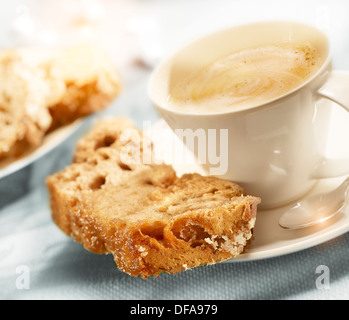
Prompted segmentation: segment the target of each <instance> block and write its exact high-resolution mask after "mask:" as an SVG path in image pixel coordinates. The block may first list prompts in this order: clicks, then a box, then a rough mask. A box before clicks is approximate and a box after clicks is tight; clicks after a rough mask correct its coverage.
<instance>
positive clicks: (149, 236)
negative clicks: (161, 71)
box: [47, 118, 260, 278]
mask: <svg viewBox="0 0 349 320" xmlns="http://www.w3.org/2000/svg"><path fill="white" fill-rule="evenodd" d="M129 128H132V129H133V130H134V131H133V132H134V134H135V135H136V134H138V136H139V137H141V138H140V139H133V138H132V135H131V136H129V140H127V139H120V137H121V135H122V132H123V130H125V129H129ZM142 137H143V136H142V133H141V132H140V131H138V130H137V129H136V128H134V127H133V126H132V125H131V124H130V122H129V121H128V120H127V119H122V118H112V119H107V120H100V121H99V122H98V123H97V124H96V126H95V127H94V128H93V129H92V130H91V131H90V132H89V133H88V134H87V135H86V136H85V137H83V138H82V139H81V140H80V141H79V142H78V145H77V148H76V153H75V158H74V162H73V163H72V164H71V165H70V166H69V167H67V168H66V169H64V170H63V171H61V172H59V173H56V174H54V175H52V176H50V177H48V179H47V185H48V188H49V191H50V195H51V208H52V214H53V219H54V221H55V222H56V224H57V225H58V226H59V227H60V228H61V229H62V230H63V231H64V232H65V233H66V234H67V235H70V236H72V237H73V238H74V239H75V240H76V241H78V242H80V243H82V244H83V246H84V247H85V248H86V249H87V250H90V251H92V252H95V253H112V254H113V256H114V260H115V262H116V265H117V266H118V268H119V269H120V270H122V271H124V272H126V273H128V274H130V275H132V276H141V277H143V278H147V277H148V276H151V275H154V276H158V275H159V274H160V273H161V272H167V273H178V272H180V271H183V270H187V269H190V268H193V267H197V266H201V265H206V264H213V263H217V262H220V261H223V260H226V259H230V258H233V257H236V256H238V255H239V254H240V253H241V252H242V251H243V250H244V248H245V247H246V244H247V242H248V240H249V239H250V238H251V236H252V229H253V227H254V224H255V219H256V211H257V205H258V204H259V203H260V199H259V198H257V197H253V196H246V195H244V191H243V189H242V188H241V187H240V186H238V185H237V184H235V183H233V182H230V181H225V180H221V179H218V178H214V177H203V176H200V175H198V174H186V175H184V176H182V177H180V178H179V177H177V176H176V173H175V171H174V170H173V168H172V167H171V166H168V165H165V164H155V163H150V164H140V163H137V164H129V163H124V162H122V157H121V156H120V154H121V151H122V148H123V147H125V146H126V145H127V144H128V143H130V142H132V143H139V149H140V152H141V153H142V152H144V150H143V149H142V147H141V146H142V145H143V144H142V140H143V138H142Z"/></svg>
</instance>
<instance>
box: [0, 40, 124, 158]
mask: <svg viewBox="0 0 349 320" xmlns="http://www.w3.org/2000/svg"><path fill="white" fill-rule="evenodd" d="M120 88H121V81H120V79H119V76H118V74H117V72H116V70H115V68H114V66H113V64H112V63H111V62H110V61H109V59H108V58H107V57H106V56H105V54H104V53H103V52H102V51H101V50H100V49H98V48H96V47H95V46H92V45H82V46H77V47H73V48H65V49H48V48H18V49H8V50H0V160H2V159H4V158H9V157H14V158H17V157H19V156H21V155H22V154H23V153H25V152H26V151H28V150H31V149H33V148H36V147H38V146H40V145H41V144H42V142H43V139H44V137H45V135H46V134H47V133H48V132H50V131H52V130H54V129H55V128H58V127H60V126H62V125H65V124H68V123H71V122H72V121H74V120H76V119H77V118H80V117H83V116H86V115H88V114H91V113H93V112H96V111H99V110H101V109H103V108H105V107H106V106H107V105H108V104H109V103H110V102H111V101H112V100H113V99H114V98H115V97H116V96H117V95H118V94H119V92H120Z"/></svg>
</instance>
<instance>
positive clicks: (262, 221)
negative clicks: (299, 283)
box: [148, 120, 349, 262]
mask: <svg viewBox="0 0 349 320" xmlns="http://www.w3.org/2000/svg"><path fill="white" fill-rule="evenodd" d="M148 134H149V133H148ZM151 139H152V140H153V142H154V145H155V150H154V151H155V154H156V156H157V157H158V158H159V159H160V160H163V161H164V162H165V163H167V164H171V165H172V166H173V167H174V169H175V170H176V172H177V174H178V175H179V176H180V175H182V174H184V173H191V172H197V173H201V174H204V173H203V172H202V171H201V170H200V168H198V166H197V165H196V164H195V161H194V160H193V158H192V157H191V155H190V154H186V155H185V157H186V158H185V159H186V160H187V161H188V160H189V165H188V164H186V165H185V166H184V165H182V164H178V161H176V160H174V159H178V158H175V157H176V156H177V152H175V150H180V149H178V147H179V144H180V143H181V142H179V140H178V139H177V138H176V137H175V135H174V134H173V133H172V131H171V130H170V129H169V127H168V126H167V125H166V123H165V121H164V120H160V121H159V122H158V123H156V125H155V126H153V128H152V130H151ZM345 178H346V177H340V178H335V179H326V180H321V181H319V182H318V183H317V185H316V186H315V187H314V188H313V190H311V191H310V192H309V193H308V194H307V195H306V196H309V195H311V194H315V193H319V192H324V191H327V190H328V191H329V190H332V189H334V188H335V187H337V186H338V185H339V184H340V183H341V182H342V181H343V180H344V179H345ZM292 205H293V204H291V205H289V206H286V207H280V208H278V209H274V210H258V213H257V220H256V225H255V228H254V231H253V239H252V241H251V243H250V244H249V245H248V247H247V248H246V250H245V252H244V253H243V254H241V255H240V256H239V257H238V258H235V259H231V260H228V261H226V262H236V261H251V260H257V259H266V258H272V257H276V256H280V255H284V254H289V253H293V252H297V251H300V250H304V249H307V248H310V247H313V246H316V245H318V244H321V243H323V242H326V241H329V240H331V239H333V238H335V237H338V236H340V235H342V234H344V233H346V232H348V231H349V205H347V206H346V207H345V208H344V209H343V212H342V213H339V214H338V215H336V216H335V217H333V218H332V219H330V220H328V221H326V222H324V223H322V224H319V225H317V226H313V227H309V228H305V229H302V230H286V229H283V228H281V227H280V226H279V224H278V221H279V218H280V216H281V215H282V214H283V213H284V211H285V210H286V209H287V208H289V207H291V206H292Z"/></svg>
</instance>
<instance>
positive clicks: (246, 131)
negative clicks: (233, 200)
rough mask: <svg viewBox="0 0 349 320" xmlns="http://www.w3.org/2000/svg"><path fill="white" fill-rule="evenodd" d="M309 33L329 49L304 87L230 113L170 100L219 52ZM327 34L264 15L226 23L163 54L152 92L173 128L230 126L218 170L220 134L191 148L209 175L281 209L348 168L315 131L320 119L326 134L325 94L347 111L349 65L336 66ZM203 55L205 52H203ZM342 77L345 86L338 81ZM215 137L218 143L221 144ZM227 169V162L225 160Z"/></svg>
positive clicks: (299, 37)
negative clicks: (181, 107) (260, 19)
mask: <svg viewBox="0 0 349 320" xmlns="http://www.w3.org/2000/svg"><path fill="white" fill-rule="evenodd" d="M306 39H310V40H311V42H312V43H313V44H314V45H316V46H317V47H318V49H319V51H320V52H321V54H322V55H324V61H325V62H324V63H323V65H322V66H321V67H320V69H319V70H318V72H317V73H316V74H315V75H314V76H313V77H312V78H310V79H309V80H307V81H306V82H305V83H304V84H303V85H302V86H301V87H298V88H296V89H295V90H293V91H291V92H289V93H288V94H286V95H284V96H282V97H280V98H277V99H274V100H272V101H270V102H266V103H265V104H263V105H257V106H255V107H248V108H246V107H245V108H242V109H233V110H231V111H229V112H216V113H212V112H211V113H194V112H191V113H189V112H184V111H178V110H174V109H170V108H168V106H167V99H168V95H169V88H171V87H172V86H173V84H175V83H176V82H177V81H178V79H180V78H181V77H183V76H184V75H186V74H187V73H188V72H191V71H192V70H193V68H194V70H196V69H197V68H201V67H203V66H205V65H207V64H209V63H211V62H212V61H215V60H216V59H218V58H219V57H221V56H225V55H227V54H229V53H231V52H234V51H236V50H239V49H242V48H246V47H251V46H258V45H263V44H268V43H274V42H283V41H295V42H297V41H304V40H306ZM329 51H330V50H329V45H328V40H327V38H326V36H325V34H323V33H322V32H321V31H319V30H317V29H315V28H313V27H310V26H306V25H303V24H298V23H291V22H264V23H256V24H251V25H245V26H240V27H234V28H231V29H226V30H223V31H221V32H216V33H214V34H212V35H209V36H207V37H204V38H202V39H200V40H198V41H196V42H193V43H192V44H190V45H188V46H186V47H185V48H183V49H181V50H180V51H178V52H177V53H176V54H174V55H172V56H171V57H170V58H168V59H165V60H164V62H163V63H161V64H160V65H159V66H158V67H157V68H156V69H155V71H154V72H153V75H152V77H151V79H150V84H149V95H150V98H151V100H152V102H153V104H154V105H155V107H156V108H157V110H158V111H159V113H160V115H161V116H162V117H163V118H164V119H165V121H166V122H167V123H168V125H169V126H170V127H171V129H172V130H174V131H175V130H183V129H184V130H187V129H190V130H192V132H199V131H200V130H203V131H204V133H205V136H206V137H208V136H209V132H210V130H215V131H216V132H217V137H218V135H219V132H220V130H221V129H228V134H227V140H228V142H227V147H224V146H223V147H221V148H220V150H219V152H220V154H221V158H222V159H228V160H227V166H225V167H227V170H226V171H222V172H219V174H216V173H215V172H216V171H214V170H216V168H217V164H214V163H213V162H212V161H209V159H210V158H209V157H210V153H212V152H216V153H218V152H217V145H219V140H218V138H217V139H211V140H208V142H207V152H202V153H200V152H199V151H197V150H198V149H199V148H197V147H196V146H195V145H194V144H192V145H193V146H194V147H193V149H196V150H193V151H194V152H195V155H196V157H197V158H198V160H199V161H200V162H201V163H202V164H201V166H202V168H203V170H204V172H206V173H207V174H212V175H216V176H219V177H221V178H225V179H229V180H233V181H236V182H237V183H239V184H241V185H242V186H243V187H245V188H246V189H248V190H250V191H251V193H253V194H254V195H258V196H260V197H262V199H263V202H262V207H263V208H276V207H279V206H281V205H285V204H287V203H290V202H292V201H294V200H296V199H299V198H300V197H302V196H303V195H304V194H306V193H307V192H308V191H309V190H311V189H312V188H313V187H314V185H315V184H316V183H317V179H321V178H328V177H338V176H341V175H344V174H347V173H349V161H348V160H347V159H345V160H329V159H325V158H324V157H323V156H322V153H321V151H320V150H319V147H318V144H317V136H316V135H315V122H316V123H317V125H320V126H321V128H322V131H323V132H325V134H324V136H326V131H327V127H328V124H329V114H326V112H323V111H322V110H321V107H319V108H317V106H320V105H321V101H322V98H324V97H326V98H327V99H331V100H333V101H336V102H337V103H341V104H342V106H343V107H344V108H346V109H347V110H349V101H348V98H347V94H346V93H345V92H346V91H345V89H343V88H346V87H349V73H348V72H332V66H331V56H330V54H329ZM203 52H204V53H205V54H202V53H203ZM339 84H340V85H339ZM217 141H218V143H217ZM223 169H224V167H223Z"/></svg>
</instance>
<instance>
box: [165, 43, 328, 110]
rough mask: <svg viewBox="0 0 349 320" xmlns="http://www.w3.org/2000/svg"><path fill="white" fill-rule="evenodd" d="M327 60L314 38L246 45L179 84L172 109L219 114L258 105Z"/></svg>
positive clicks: (299, 81)
mask: <svg viewBox="0 0 349 320" xmlns="http://www.w3.org/2000/svg"><path fill="white" fill-rule="evenodd" d="M323 62H324V59H323V57H322V56H321V54H320V52H319V50H318V49H317V48H316V46H314V45H313V44H312V43H311V42H309V41H308V42H304V43H293V42H285V43H274V44H268V45H261V46H258V47H252V48H244V49H243V50H240V51H236V52H233V53H231V54H229V55H227V56H224V57H222V58H220V59H218V60H216V61H214V62H213V63H211V64H209V65H208V66H205V67H203V68H200V69H198V70H195V71H193V72H192V73H189V74H188V75H187V76H186V77H185V78H183V79H181V80H180V81H178V83H176V84H174V86H173V87H172V88H170V92H169V97H168V108H170V109H174V110H178V111H182V112H195V113H196V112H197V113H200V112H204V113H211V112H212V113H214V112H217V111H229V110H230V109H231V108H239V107H251V106H255V105H259V104H262V103H265V102H269V101H271V100H273V99H275V98H278V97H280V96H282V95H284V94H287V93H288V92H290V91H291V90H294V89H295V88H297V87H299V86H300V85H302V84H303V83H304V82H305V81H306V80H307V79H309V78H310V77H311V76H312V75H314V74H315V73H316V71H317V70H318V69H319V68H320V67H321V66H322V64H323Z"/></svg>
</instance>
